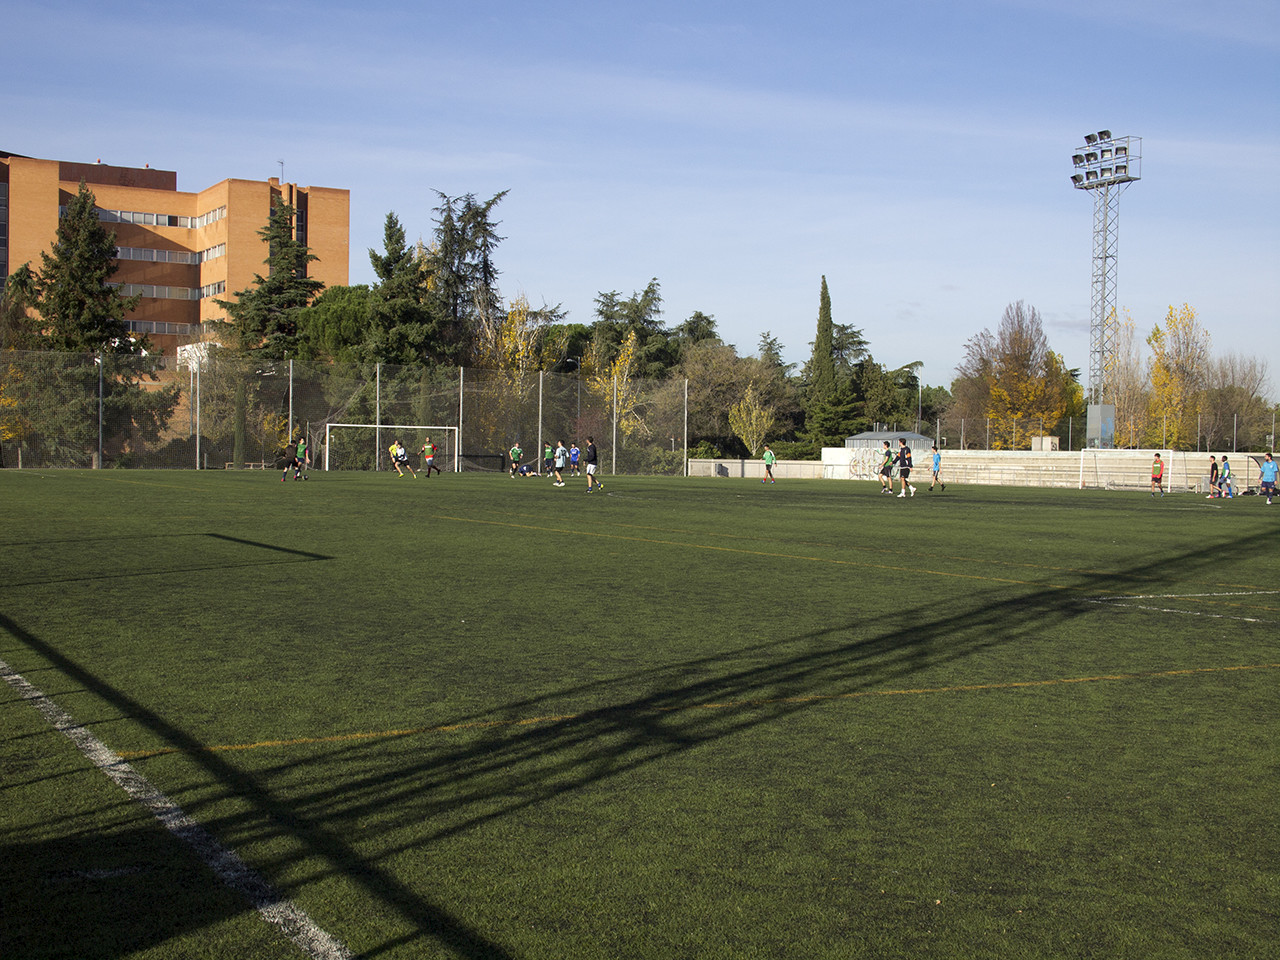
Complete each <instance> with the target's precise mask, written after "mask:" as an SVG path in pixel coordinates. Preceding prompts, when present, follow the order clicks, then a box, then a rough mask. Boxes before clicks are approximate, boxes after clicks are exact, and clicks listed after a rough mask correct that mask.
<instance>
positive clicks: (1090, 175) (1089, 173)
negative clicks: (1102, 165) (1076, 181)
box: [1084, 170, 1098, 181]
mask: <svg viewBox="0 0 1280 960" xmlns="http://www.w3.org/2000/svg"><path fill="white" fill-rule="evenodd" d="M1084 178H1085V179H1086V180H1089V181H1094V180H1097V179H1098V171H1097V170H1086V171H1085V172H1084Z"/></svg>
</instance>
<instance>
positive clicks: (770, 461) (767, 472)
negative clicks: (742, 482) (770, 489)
mask: <svg viewBox="0 0 1280 960" xmlns="http://www.w3.org/2000/svg"><path fill="white" fill-rule="evenodd" d="M777 462H778V458H777V457H775V456H774V455H773V451H772V450H770V449H769V445H768V444H767V443H766V444H765V445H764V479H763V480H761V481H760V482H761V483H774V482H775V481H774V479H773V465H774V464H775V463H777Z"/></svg>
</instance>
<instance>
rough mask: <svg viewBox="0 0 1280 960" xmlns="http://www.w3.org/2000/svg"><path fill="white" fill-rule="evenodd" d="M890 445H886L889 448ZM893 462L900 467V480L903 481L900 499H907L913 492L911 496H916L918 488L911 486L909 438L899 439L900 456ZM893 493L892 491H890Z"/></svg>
mask: <svg viewBox="0 0 1280 960" xmlns="http://www.w3.org/2000/svg"><path fill="white" fill-rule="evenodd" d="M887 445H888V444H886V446H887ZM893 462H894V463H896V464H897V465H898V479H899V480H901V481H902V492H901V493H899V494H898V497H899V498H902V497H905V496H906V495H907V491H908V490H910V491H911V496H913V497H914V496H915V495H916V488H915V487H913V486H912V485H911V479H910V478H911V448H910V447H908V446H907V438H906V437H899V438H898V455H897V456H896V457H894V458H893ZM889 492H890V493H892V492H893V491H892V489H891V490H890V491H889Z"/></svg>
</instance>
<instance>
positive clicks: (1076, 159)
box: [1071, 153, 1084, 167]
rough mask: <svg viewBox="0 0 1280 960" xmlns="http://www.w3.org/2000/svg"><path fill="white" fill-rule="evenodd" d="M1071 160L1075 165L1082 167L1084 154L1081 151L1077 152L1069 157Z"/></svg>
mask: <svg viewBox="0 0 1280 960" xmlns="http://www.w3.org/2000/svg"><path fill="white" fill-rule="evenodd" d="M1071 162H1072V163H1074V164H1075V165H1076V166H1077V167H1083V166H1084V154H1083V153H1077V154H1076V155H1075V156H1074V157H1072V158H1071Z"/></svg>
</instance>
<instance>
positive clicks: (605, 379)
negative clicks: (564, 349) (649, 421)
mask: <svg viewBox="0 0 1280 960" xmlns="http://www.w3.org/2000/svg"><path fill="white" fill-rule="evenodd" d="M638 345H639V344H638V340H637V337H636V332H635V330H631V331H630V332H628V333H627V335H626V337H624V338H623V340H622V343H621V344H620V345H619V347H618V352H617V354H616V355H614V357H613V359H612V360H608V359H606V358H605V357H604V355H603V351H602V350H601V349H600V347H599V345H598V342H597V341H594V340H593V341H592V342H591V345H590V346H589V347H588V348H587V352H586V353H585V354H584V355H583V357H582V374H583V377H584V379H585V380H586V383H587V389H588V390H589V391H590V392H591V394H592V395H593V396H595V397H596V398H597V399H599V400H600V401H602V402H603V403H604V404H606V405H608V406H609V407H611V408H612V410H613V414H614V417H615V419H616V420H617V423H618V429H619V430H621V431H622V435H623V437H627V438H629V437H632V436H640V437H647V436H648V435H649V428H648V426H647V425H646V423H645V420H644V409H643V407H642V405H641V401H640V396H641V395H640V386H641V384H640V380H639V378H638V377H637V376H636V364H637V360H636V351H637V348H638Z"/></svg>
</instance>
